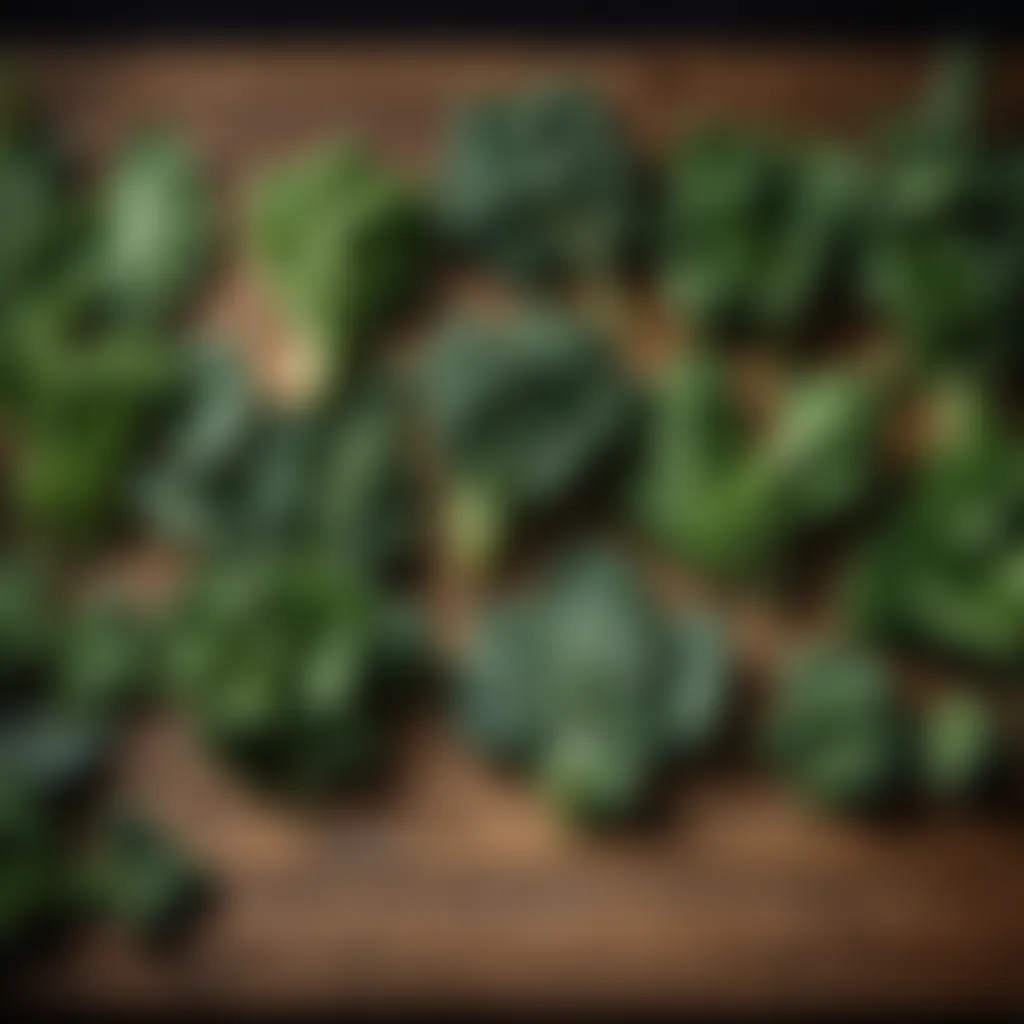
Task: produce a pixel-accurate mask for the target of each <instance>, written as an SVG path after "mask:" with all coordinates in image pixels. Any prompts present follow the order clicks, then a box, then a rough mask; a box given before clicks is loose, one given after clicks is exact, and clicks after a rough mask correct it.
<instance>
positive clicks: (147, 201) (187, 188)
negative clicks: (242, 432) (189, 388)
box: [0, 136, 209, 544]
mask: <svg viewBox="0 0 1024 1024" xmlns="http://www.w3.org/2000/svg"><path fill="white" fill-rule="evenodd" d="M0 163H2V157H0ZM26 173H31V174H33V175H34V174H36V173H37V171H31V172H26ZM2 176H3V175H2V171H0V178H2ZM55 187H56V186H55ZM2 192H3V184H2V182H0V193H2ZM60 194H61V197H62V200H66V202H62V203H61V204H58V203H57V202H56V201H54V202H53V203H52V206H53V211H52V215H53V216H60V217H61V218H62V224H63V225H64V227H63V229H62V231H61V234H60V239H59V244H58V243H57V242H55V243H54V251H53V253H52V254H51V255H50V257H49V258H48V259H47V260H46V261H44V262H40V261H39V260H33V263H34V264H36V263H38V264H39V265H38V266H36V267H35V269H34V270H33V272H32V274H31V275H30V279H28V278H26V279H24V280H21V279H19V280H20V283H19V284H18V286H17V288H15V289H14V290H13V291H12V292H11V294H10V295H9V296H8V298H7V299H6V301H5V309H4V316H3V318H2V328H0V334H2V335H3V337H2V338H0V341H2V344H3V360H2V384H3V388H2V396H3V405H4V408H3V412H4V414H5V418H6V420H7V423H6V426H7V427H8V428H9V429H10V430H11V433H12V434H13V436H14V439H15V446H14V452H13V456H12V463H13V465H12V475H13V479H12V482H11V496H12V503H13V506H14V511H15V518H16V521H17V522H18V524H19V525H21V526H23V527H25V528H26V529H28V530H29V531H30V532H32V533H37V534H40V535H44V536H45V537H46V538H47V539H51V540H55V541H60V542H62V543H63V542H70V543H72V544H80V543H83V542H85V541H90V540H93V539H95V538H96V537H98V536H99V535H100V534H101V533H103V532H104V531H105V530H107V529H108V528H109V527H110V526H111V525H112V524H113V523H115V522H116V521H117V519H118V517H119V515H120V514H121V512H122V511H123V509H124V503H125V498H126V493H125V490H126V488H125V484H126V482H127V477H128V475H129V469H130V467H131V466H132V465H133V464H134V463H135V460H136V459H137V458H138V456H139V454H140V452H141V450H142V447H143V442H144V440H145V437H146V433H147V431H148V428H149V427H150V426H151V424H152V422H153V415H154V412H155V410H156V409H158V408H159V406H160V404H161V402H162V401H163V398H164V396H165V395H166V392H167V388H168V387H169V384H170V381H171V379H172V378H173V375H174V350H173V349H172V348H171V347H170V346H169V345H168V344H167V335H168V332H169V329H170V327H171V324H170V316H171V314H172V313H173V312H174V311H175V309H176V308H177V307H178V306H180V304H181V301H182V300H183V299H184V297H185V295H186V292H187V290H188V288H189V286H190V285H191V284H193V283H194V282H195V280H196V278H197V275H198V273H199V271H200V270H201V269H202V266H203V258H204V251H205V247H206V237H207V235H208V232H209V229H208V225H207V221H206V216H205V209H204V198H203V192H202V189H201V185H200V182H199V180H198V177H197V172H196V171H195V168H194V167H193V166H192V165H191V163H190V162H189V159H188V158H187V157H186V156H185V155H184V150H183V149H182V147H181V145H180V143H177V142H176V141H174V140H173V139H172V138H171V137H170V136H166V137H156V136H152V137H148V138H147V139H145V140H142V141H139V142H137V143H136V144H135V145H134V147H133V148H132V149H130V150H129V152H128V154H127V155H126V157H125V158H124V161H123V162H122V163H121V164H120V166H119V167H118V168H117V169H116V170H115V173H114V175H113V177H112V178H111V179H110V180H109V181H108V182H107V183H106V184H105V187H104V189H103V191H102V195H101V198H100V200H99V202H98V203H97V206H96V216H95V217H94V218H93V219H92V220H88V219H86V218H83V217H76V216H73V215H72V214H71V213H69V212H67V210H66V209H65V207H67V206H68V205H69V204H70V203H72V201H74V202H77V200H78V197H77V196H75V195H74V193H73V190H72V189H71V188H70V186H69V183H68V182H66V181H62V182H61V184H60ZM69 196H70V197H72V198H71V199H68V198H67V197H69ZM2 202H4V200H3V199H2V198H0V203H2ZM11 202H12V203H17V202H19V200H17V197H15V198H13V199H11ZM26 202H27V200H26ZM46 203H47V204H50V199H47V200H46ZM26 216H28V214H26ZM12 244H13V243H12ZM18 244H19V245H20V244H21V243H18ZM26 244H27V243H26ZM18 259H19V260H20V259H22V257H18ZM25 273H26V274H28V271H26V272H25Z"/></svg>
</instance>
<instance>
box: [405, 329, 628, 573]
mask: <svg viewBox="0 0 1024 1024" xmlns="http://www.w3.org/2000/svg"><path fill="white" fill-rule="evenodd" d="M422 379H423V386H422V396H423V406H424V410H425V412H426V416H427V419H428V421H429V424H430V426H431V427H432V430H433V434H434V436H435V439H436V441H437V446H438V448H439V450H440V454H441V456H442V458H443V460H444V462H445V464H446V469H447V473H448V493H447V508H446V523H447V528H448V531H449V537H450V547H451V548H452V550H453V552H454V554H455V555H456V557H458V558H460V559H462V560H464V561H468V562H470V563H481V562H482V563H486V562H487V561H488V560H489V559H490V558H491V557H493V556H494V555H496V554H498V553H500V552H501V551H502V550H503V549H504V546H505V544H506V542H507V540H508V538H509V536H510V534H511V533H512V532H513V531H514V529H515V528H516V527H517V526H518V525H519V524H520V523H521V522H522V521H523V520H527V519H535V518H537V517H540V516H543V515H544V514H549V513H551V512H553V511H555V510H556V509H558V508H561V507H564V506H565V505H566V503H567V502H568V501H569V500H570V499H571V498H573V497H575V496H578V495H579V494H580V492H581V490H583V489H585V488H586V487H587V485H588V484H590V483H593V482H594V481H595V480H596V479H597V478H598V475H599V474H601V473H603V472H605V471H606V470H609V469H613V468H614V467H615V463H616V461H617V459H618V458H619V457H620V456H621V455H622V454H623V453H624V451H625V449H626V448H627V446H628V444H629V442H630V439H631V435H632V429H631V426H632V423H633V420H634V413H635V408H634V406H635V401H634V395H633V393H632V390H631V388H630V386H629V384H628V383H627V382H626V381H625V380H624V379H623V377H622V375H621V374H620V373H619V372H618V370H617V368H616V366H615V363H614V361H613V359H612V358H611V356H610V354H609V352H608V350H607V349H606V348H604V347H603V346H602V344H601V343H600V341H599V339H598V338H596V337H595V336H593V335H592V334H591V332H590V331H589V330H588V329H587V328H586V327H585V326H583V325H582V324H578V323H576V322H574V321H571V320H568V319H564V318H561V317H557V316H554V315H547V314H540V313H537V314H534V315H533V316H530V317H528V318H526V319H523V320H518V321H511V322H507V323H500V324H499V323H485V322H482V321H463V322H457V323H455V324H453V325H451V326H450V327H448V328H447V329H446V330H445V331H444V332H443V333H442V334H441V336H440V337H439V338H438V339H437V341H436V343H435V344H434V346H433V347H432V349H431V350H430V352H429V353H428V357H427V360H426V364H425V366H424V373H423V378H422ZM602 482H606V481H602Z"/></svg>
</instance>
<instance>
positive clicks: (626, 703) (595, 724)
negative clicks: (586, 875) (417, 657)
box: [456, 549, 730, 823]
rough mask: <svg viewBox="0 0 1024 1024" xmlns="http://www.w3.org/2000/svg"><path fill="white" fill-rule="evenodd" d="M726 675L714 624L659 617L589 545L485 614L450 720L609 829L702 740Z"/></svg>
mask: <svg viewBox="0 0 1024 1024" xmlns="http://www.w3.org/2000/svg"><path fill="white" fill-rule="evenodd" d="M729 675H730V670H729V665H728V659H727V654H726V648H725V640H724V638H723V636H722V635H721V632H720V630H719V629H718V627H717V625H716V624H715V623H713V622H711V621H709V620H706V619H704V618H703V617H701V616H697V615H689V616H686V617H682V618H674V617H672V616H669V615H666V614H665V613H663V612H661V611H660V610H659V609H658V608H656V607H655V606H654V605H653V604H652V603H651V602H650V600H649V599H648V597H647V595H646V594H645V592H644V591H643V588H642V587H641V585H640V583H639V581H638V580H636V579H635V578H634V577H633V576H632V574H631V573H630V572H629V570H628V569H627V568H626V566H625V565H623V564H622V563H620V562H618V561H616V560H615V559H614V558H613V557H612V556H610V555H609V554H607V553H605V552H603V551H600V550H593V549H586V550H583V551H578V552H574V553H573V554H571V555H570V556H568V557H566V558H565V560H564V561H563V562H562V563H561V564H559V565H558V566H556V567H555V569H554V571H553V572H552V573H551V575H550V576H549V577H548V578H546V579H545V580H544V581H543V582H542V583H540V584H539V585H536V586H535V587H533V588H532V589H528V590H526V591H525V592H522V593H519V594H516V595H513V596H512V597H510V598H507V599H506V600H505V601H503V602H502V603H499V604H498V605H497V606H496V607H493V608H491V609H490V610H489V611H488V612H487V613H486V616H485V618H484V619H483V621H482V622H481V623H480V624H479V626H478V628H477V630H476V633H475V635H474V637H473V638H472V641H471V644H470V646H469V648H468V650H467V652H466V653H465V656H464V659H463V663H462V665H461V669H460V672H459V678H458V679H457V689H456V715H457V719H458V721H459V722H460V723H461V726H462V728H463V729H464V730H465V732H466V733H467V734H468V736H469V738H470V739H471V741H472V742H473V743H474V744H475V745H476V746H478V747H479V748H480V749H482V750H483V751H484V752H485V753H486V754H487V755H489V756H490V757H492V758H493V759H495V760H496V761H498V762H499V763H503V764H507V765H511V766H515V767H518V768H520V769H521V770H523V771H525V772H527V773H528V774H529V775H531V776H532V777H534V778H535V779H537V781H538V783H539V785H540V786H541V787H542V788H543V789H544V790H545V791H546V792H547V794H548V796H549V797H550V798H551V799H552V800H553V801H554V802H555V804H556V805H557V806H558V807H560V808H561V809H562V810H563V811H564V812H565V813H566V814H567V815H568V816H570V817H571V818H573V819H577V820H581V821H585V822H592V823H600V822H609V821H615V820H621V819H623V818H625V817H627V816H629V815H630V814H632V813H634V812H636V811H638V810H640V809H641V808H642V806H643V805H644V803H645V802H646V801H647V800H648V798H649V797H650V795H651V790H652V787H653V786H654V785H655V783H656V781H657V779H658V778H659V777H660V776H661V775H662V774H663V772H664V770H665V769H666V768H667V767H668V766H669V764H670V763H671V762H673V761H675V760H678V759H681V758H682V759H685V758H690V757H693V756H695V755H697V754H698V753H701V752H703V751H705V750H706V749H707V748H708V747H709V746H710V744H711V742H712V740H713V739H714V738H715V736H716V734H717V733H718V731H719V728H720V726H721V724H722V722H723V719H724V715H725V711H726V705H727V695H728V683H729Z"/></svg>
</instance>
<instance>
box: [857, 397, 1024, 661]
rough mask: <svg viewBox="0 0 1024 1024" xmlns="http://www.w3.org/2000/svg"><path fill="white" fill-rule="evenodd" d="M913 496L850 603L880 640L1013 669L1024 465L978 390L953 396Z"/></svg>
mask: <svg viewBox="0 0 1024 1024" xmlns="http://www.w3.org/2000/svg"><path fill="white" fill-rule="evenodd" d="M938 407H939V409H940V410H941V413H942V415H941V416H940V420H941V423H940V431H939V436H938V437H937V439H936V441H935V443H934V446H933V449H932V451H931V453H930V454H929V455H927V456H926V458H925V460H924V463H923V464H922V465H921V466H920V468H919V469H918V471H917V474H916V479H915V481H914V483H913V484H912V486H911V490H910V494H909V496H908V497H907V498H906V500H905V501H904V502H903V504H902V505H901V506H900V507H899V508H897V510H896V511H895V513H894V515H893V517H892V519H891V521H890V522H889V524H888V525H887V526H886V527H885V528H884V529H883V530H882V531H881V533H880V534H879V535H878V536H877V538H876V539H875V540H874V541H873V542H871V543H870V544H869V546H868V548H867V549H866V550H865V551H864V552H863V554H862V556H861V559H860V561H859V563H858V565H857V566H856V568H855V570H854V572H853V576H852V580H851V582H850V584H849V593H848V603H849V606H850V609H851V611H852V614H853V616H854V617H855V619H856V621H858V622H859V623H860V625H861V626H862V628H864V629H865V630H867V631H869V632H870V633H872V634H873V635H876V636H878V637H880V638H886V639H891V640H894V641H897V642H903V643H907V644H911V645H918V646H926V647H931V648H935V649H937V650H940V651H944V652H947V653H951V654H955V655H958V656H960V657H962V658H964V659H966V660H968V661H970V662H974V663H977V664H981V665H985V666H990V667H993V668H1001V669H1009V668H1013V667H1015V666H1018V665H1020V664H1021V661H1022V658H1024V633H1022V630H1021V623H1022V622H1024V547H1022V542H1021V537H1020V531H1019V523H1020V521H1021V515H1022V514H1024V460H1022V459H1021V455H1020V451H1019V444H1018V442H1017V440H1016V438H1015V437H1013V436H1012V435H1011V433H1010V432H1009V431H1008V430H1007V428H1006V427H1005V425H1004V424H1002V423H1000V422H999V419H998V417H997V416H996V415H995V414H994V412H993V411H992V409H991V408H990V406H989V403H988V402H987V400H986V398H985V396H984V395H983V394H982V393H980V392H979V391H978V390H976V389H973V388H963V387H957V388H955V389H953V390H951V391H947V392H945V394H944V395H943V397H942V399H940V401H939V403H938Z"/></svg>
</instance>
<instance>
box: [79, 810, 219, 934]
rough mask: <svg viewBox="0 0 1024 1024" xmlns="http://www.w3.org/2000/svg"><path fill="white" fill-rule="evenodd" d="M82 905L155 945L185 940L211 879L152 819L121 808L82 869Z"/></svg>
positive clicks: (106, 825)
mask: <svg viewBox="0 0 1024 1024" xmlns="http://www.w3.org/2000/svg"><path fill="white" fill-rule="evenodd" d="M80 879H81V880H80V882H79V883H78V888H79V890H80V895H79V897H78V899H79V902H80V903H81V904H82V905H83V906H84V908H85V909H86V910H87V911H88V912H90V913H92V914H95V915H97V916H99V917H101V918H103V919H105V920H110V921H113V922H116V923H117V924H119V925H121V926H122V927H123V928H124V929H125V930H126V931H127V932H128V933H129V934H131V935H133V936H135V937H137V938H139V939H141V940H143V941H145V942H150V943H160V942H169V941H171V940H173V939H175V938H177V937H179V936H180V935H181V934H182V933H183V931H184V930H185V929H186V928H187V927H188V926H189V925H190V924H192V922H193V921H194V920H195V919H196V915H197V914H198V913H199V911H201V910H202V909H203V907H204V905H205V904H206V903H207V902H208V900H209V897H210V895H211V892H212V887H211V881H210V879H209V877H208V876H207V875H206V873H205V872H204V871H203V870H202V869H201V868H200V867H199V866H198V865H197V864H195V863H194V862H193V861H192V860H191V859H190V858H189V857H188V856H187V855H186V854H185V853H184V852H183V851H182V850H180V849H179V848H178V847H176V846H175V845H173V844H172V843H171V842H170V841H169V840H168V839H167V837H166V836H165V835H164V834H163V833H162V832H161V831H160V830H159V829H158V828H157V827H156V826H155V825H154V824H153V823H152V822H150V821H149V820H148V819H147V818H146V817H144V816H142V815H140V814H139V813H138V812H137V811H135V810H132V809H128V808H119V809H117V810H116V811H115V812H114V813H112V814H110V815H109V817H108V819H107V820H106V821H105V822H103V824H102V826H101V829H100V831H99V836H98V838H97V839H96V840H95V841H94V844H93V848H92V849H91V850H90V851H89V856H88V858H87V859H86V862H85V864H84V865H83V867H82V868H81V869H80Z"/></svg>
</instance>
